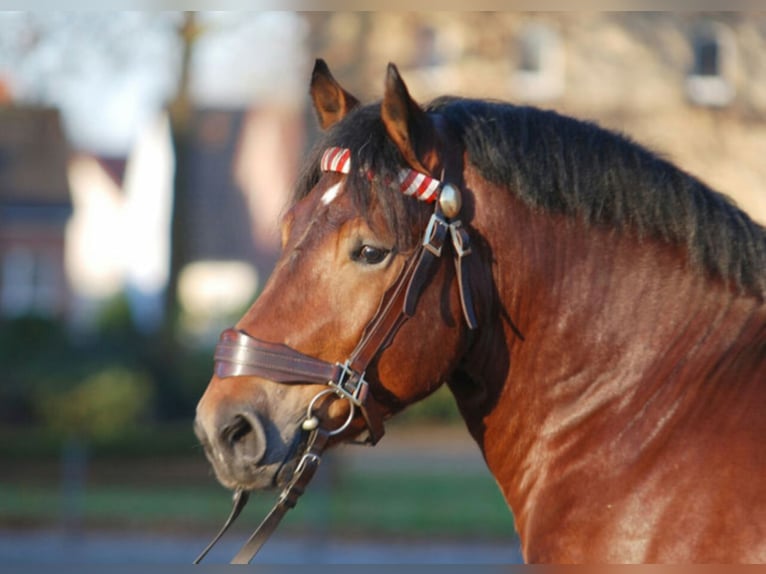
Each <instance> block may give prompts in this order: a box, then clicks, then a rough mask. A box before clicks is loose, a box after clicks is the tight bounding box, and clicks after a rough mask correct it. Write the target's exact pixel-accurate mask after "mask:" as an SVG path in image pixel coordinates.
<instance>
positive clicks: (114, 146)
mask: <svg viewBox="0 0 766 574" xmlns="http://www.w3.org/2000/svg"><path fill="white" fill-rule="evenodd" d="M181 21H182V15H181V14H180V13H178V12H136V11H133V12H0V80H2V81H3V82H4V83H6V84H7V85H8V86H9V87H10V90H11V93H12V94H13V97H14V99H15V100H16V101H18V102H23V103H30V104H38V105H50V106H56V107H58V108H60V109H61V111H62V116H63V120H64V127H65V130H66V132H67V135H68V137H69V139H70V141H71V143H72V144H73V146H74V147H75V149H80V150H85V151H92V152H96V153H100V154H103V155H117V156H119V155H125V154H127V153H128V151H129V150H130V148H131V147H132V145H133V143H134V142H135V139H136V137H137V136H138V133H139V132H140V130H141V129H142V128H143V127H144V126H145V125H146V124H147V123H148V122H151V121H152V120H153V118H155V117H156V115H157V113H158V112H159V111H160V110H161V109H162V107H163V105H164V104H165V103H166V102H167V101H168V100H169V99H170V98H171V97H172V96H173V94H174V93H175V91H176V87H177V85H178V78H179V68H180V61H181V43H180V41H179V39H178V37H177V34H176V29H177V27H178V26H179V25H180V23H181ZM198 21H199V23H200V24H201V26H202V33H201V35H200V37H199V40H198V41H197V43H196V45H195V51H194V56H193V59H192V74H191V89H192V97H193V100H194V102H195V103H196V104H197V105H200V106H215V107H225V108H241V107H245V106H249V105H255V104H257V103H260V102H263V101H268V100H277V101H279V102H282V103H284V104H285V105H301V103H302V102H303V100H304V99H305V93H304V92H305V84H306V81H307V80H306V78H307V77H308V73H309V71H308V64H307V61H308V57H307V55H306V49H305V39H306V35H307V27H306V24H305V22H304V21H303V20H302V19H301V18H300V16H298V15H296V14H294V13H291V12H205V13H201V14H199V16H198Z"/></svg>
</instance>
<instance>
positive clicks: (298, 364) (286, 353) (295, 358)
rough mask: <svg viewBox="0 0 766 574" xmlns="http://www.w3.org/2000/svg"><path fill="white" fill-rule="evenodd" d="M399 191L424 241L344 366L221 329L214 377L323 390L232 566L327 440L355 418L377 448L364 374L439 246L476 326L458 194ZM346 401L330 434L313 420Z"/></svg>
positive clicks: (237, 508)
mask: <svg viewBox="0 0 766 574" xmlns="http://www.w3.org/2000/svg"><path fill="white" fill-rule="evenodd" d="M350 164H351V152H350V151H349V150H348V149H344V148H330V149H328V150H327V151H325V153H324V155H323V157H322V162H321V168H322V170H323V171H333V172H338V173H344V174H348V173H349V172H350ZM399 184H400V189H401V191H402V193H404V194H406V195H409V196H412V197H416V198H418V199H420V200H421V201H426V202H429V203H432V202H433V203H434V204H435V208H434V213H433V214H432V215H431V219H430V220H429V222H428V225H427V227H426V230H425V233H424V235H423V240H422V242H421V244H420V245H419V246H418V248H417V249H416V250H415V252H414V253H413V254H412V255H411V256H410V258H409V259H408V261H407V262H406V264H405V266H404V268H403V269H402V271H401V272H400V274H399V276H398V278H397V279H396V281H395V282H394V283H393V284H392V285H391V287H389V288H388V290H387V291H386V293H385V294H384V296H383V298H382V300H381V303H380V306H379V307H378V310H377V312H376V313H375V315H374V316H373V318H372V320H371V321H370V322H369V323H368V324H367V327H366V328H365V331H364V333H363V335H362V338H361V340H360V341H359V343H358V344H357V346H356V348H355V349H354V350H353V351H352V353H351V354H350V355H349V357H348V359H347V360H346V362H345V363H343V364H340V363H329V362H326V361H323V360H321V359H317V358H315V357H310V356H308V355H304V354H303V353H300V352H299V351H296V350H295V349H292V348H291V347H288V346H286V345H282V344H279V343H270V342H266V341H261V340H259V339H256V338H254V337H251V336H250V335H248V334H247V333H245V332H244V331H241V330H235V329H227V330H225V331H224V332H223V333H222V334H221V337H220V340H219V343H218V345H217V346H216V350H215V374H216V375H217V376H218V377H219V378H228V377H239V376H255V377H260V378H263V379H267V380H270V381H274V382H277V383H282V384H311V383H315V384H322V385H326V387H327V388H325V389H322V390H321V391H320V392H319V393H318V394H317V395H316V396H315V397H314V398H313V399H312V400H311V402H310V403H309V405H308V407H307V410H306V417H305V419H304V421H303V423H302V429H303V430H304V431H305V432H306V433H307V435H308V436H307V440H306V443H305V446H304V448H303V455H302V456H301V459H300V462H299V463H298V465H297V467H296V468H295V470H294V471H293V475H292V477H291V479H290V481H289V483H288V484H287V486H286V487H285V488H284V489H283V490H282V492H281V494H280V496H279V499H278V500H277V502H276V504H275V505H274V507H273V508H272V510H271V511H270V512H269V514H268V515H267V516H266V518H264V520H263V521H262V522H261V524H260V525H259V526H258V528H257V529H256V530H255V532H253V534H252V535H251V537H250V538H249V539H248V541H247V542H246V543H245V544H244V546H243V547H242V549H241V550H240V551H239V552H238V553H237V555H236V556H235V557H234V559H233V560H232V563H233V564H248V563H249V562H250V561H251V560H252V559H253V558H254V557H255V555H256V554H257V553H258V551H259V550H260V548H261V546H263V544H264V543H265V542H266V540H267V539H268V537H269V536H270V535H271V534H272V533H273V531H274V530H275V529H276V527H277V525H278V524H279V521H280V520H281V519H282V517H283V516H284V514H285V513H286V512H287V511H288V510H289V509H290V508H293V507H294V506H295V504H296V503H297V501H298V498H299V497H300V496H301V494H302V493H303V491H304V490H305V488H306V486H307V485H308V483H309V482H310V480H311V478H312V477H313V475H314V473H315V472H316V469H317V468H318V466H319V463H320V461H321V454H322V452H323V450H324V448H325V447H326V446H327V443H328V440H329V439H330V438H331V437H333V436H335V435H339V434H341V433H342V432H344V431H345V430H346V429H347V428H348V427H349V426H350V425H351V423H352V421H353V420H354V419H355V418H356V413H357V410H358V412H359V413H360V414H361V415H362V418H363V419H364V423H365V426H366V430H367V438H366V440H365V441H364V442H365V443H366V444H371V445H374V444H376V443H377V442H378V441H379V440H380V438H381V437H382V436H383V433H384V425H383V418H382V417H381V415H380V414H379V413H378V412H377V411H375V410H371V409H368V408H367V398H368V396H369V384H368V382H367V381H366V380H365V378H364V377H365V372H366V371H367V367H368V366H369V365H370V363H371V362H372V361H373V360H375V359H376V358H377V357H378V355H379V354H380V353H381V352H382V351H383V350H384V349H385V348H386V347H387V346H388V345H389V344H390V343H391V341H392V340H393V338H394V336H395V335H396V333H397V332H398V330H399V328H400V327H401V326H402V324H404V322H405V321H406V320H407V319H409V318H410V317H412V316H413V315H414V313H415V308H416V306H417V302H418V299H419V297H420V295H421V293H422V291H423V288H424V287H425V284H426V282H427V281H428V279H429V277H430V274H431V269H432V267H433V264H434V263H435V262H436V260H437V259H439V258H440V257H441V255H442V252H443V250H444V247H445V245H447V244H448V242H449V243H451V244H452V250H453V256H454V261H455V268H456V275H457V281H458V287H459V291H460V301H461V306H462V310H463V316H464V318H465V321H466V324H467V325H468V327H469V328H470V329H472V330H473V329H476V328H477V326H478V325H477V321H476V316H475V313H474V308H473V302H472V299H471V292H470V288H469V285H468V270H467V264H466V263H467V261H466V258H465V256H466V255H469V254H470V253H471V248H470V241H469V236H468V233H467V231H466V229H465V227H464V226H463V225H462V222H461V220H460V217H459V216H460V208H461V197H460V191H459V190H458V189H457V188H456V187H455V186H453V185H452V184H450V183H446V182H442V181H440V180H438V179H435V178H432V177H430V176H428V175H426V174H423V173H420V172H417V171H415V170H412V169H406V170H403V171H402V172H401V173H400V176H399ZM328 395H334V396H335V397H337V398H339V399H342V400H346V401H348V403H349V414H348V417H347V418H346V420H345V422H344V423H343V424H342V425H341V426H339V427H338V428H335V429H324V428H322V427H321V424H320V421H319V419H318V418H317V417H316V416H315V415H314V414H313V411H314V407H315V405H316V404H317V401H318V400H319V399H320V398H322V397H325V396H328ZM247 499H248V492H247V491H244V490H242V489H238V490H236V491H235V492H234V496H233V507H232V510H231V513H230V514H229V517H228V518H227V520H226V522H225V523H224V525H223V527H222V528H221V530H220V531H219V532H218V534H217V535H216V536H215V538H213V540H212V541H211V542H210V544H209V545H208V546H207V547H206V548H205V550H203V552H202V553H201V554H200V555H199V557H198V558H197V559H196V560H195V561H194V563H195V564H198V563H199V562H200V561H201V560H202V559H203V558H204V557H205V555H207V553H208V552H209V551H210V550H211V549H212V547H213V546H214V545H215V544H216V543H217V542H218V540H219V539H220V538H221V537H222V536H223V534H224V533H225V532H226V530H227V529H228V528H229V526H230V525H231V524H232V523H233V522H234V520H235V519H236V518H237V516H238V515H239V513H240V512H241V510H242V508H244V506H245V504H246V503H247Z"/></svg>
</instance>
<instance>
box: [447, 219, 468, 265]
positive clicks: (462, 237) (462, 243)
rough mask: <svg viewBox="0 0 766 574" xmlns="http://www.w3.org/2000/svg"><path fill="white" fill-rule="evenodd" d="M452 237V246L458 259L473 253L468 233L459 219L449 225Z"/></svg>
mask: <svg viewBox="0 0 766 574" xmlns="http://www.w3.org/2000/svg"><path fill="white" fill-rule="evenodd" d="M449 231H450V235H451V236H452V245H453V246H454V247H455V255H457V256H458V258H461V257H463V256H464V255H469V254H470V253H471V244H470V239H469V237H468V233H467V232H466V230H465V228H464V227H463V223H462V222H461V221H460V220H459V219H457V220H455V221H453V222H452V223H450V224H449Z"/></svg>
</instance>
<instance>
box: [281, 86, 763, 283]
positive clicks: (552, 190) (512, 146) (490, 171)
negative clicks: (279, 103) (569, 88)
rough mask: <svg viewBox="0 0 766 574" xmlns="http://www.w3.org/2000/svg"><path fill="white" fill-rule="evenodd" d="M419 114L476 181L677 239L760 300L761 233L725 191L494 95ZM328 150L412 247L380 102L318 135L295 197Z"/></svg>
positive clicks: (593, 219)
mask: <svg viewBox="0 0 766 574" xmlns="http://www.w3.org/2000/svg"><path fill="white" fill-rule="evenodd" d="M426 109H427V110H428V111H429V112H433V113H438V114H440V115H441V116H442V117H444V118H445V119H446V121H447V122H448V123H449V125H450V126H451V128H452V131H453V132H454V133H455V134H457V136H458V137H460V138H461V140H462V144H463V146H464V148H465V150H466V152H467V156H468V160H469V161H470V162H471V163H472V164H473V165H474V166H475V167H476V168H477V169H478V170H479V172H480V173H481V174H482V176H483V177H485V178H486V179H487V180H488V181H490V182H492V183H494V184H497V185H502V186H503V187H506V188H508V189H509V192H512V193H515V194H516V195H517V196H518V197H519V198H520V199H521V200H522V201H524V202H525V203H526V204H527V205H529V206H530V207H531V208H533V209H536V210H542V211H545V212H551V213H556V214H565V215H570V216H573V217H578V218H580V219H581V220H583V221H585V222H586V223H588V224H590V225H598V226H611V227H614V228H618V229H632V230H634V231H636V232H637V233H638V235H639V236H643V237H652V238H654V239H657V240H660V241H665V242H667V243H671V244H680V245H685V246H686V248H687V250H688V252H689V256H690V259H691V260H692V261H693V262H695V263H696V264H697V266H698V267H699V268H700V269H704V270H707V271H708V272H711V273H713V274H714V275H717V276H719V277H721V278H723V279H724V280H729V281H731V282H733V283H734V284H735V285H736V286H738V287H739V288H740V289H743V290H745V291H748V292H751V293H755V294H757V295H759V296H760V297H766V230H765V229H764V228H763V227H762V226H760V225H758V224H757V223H755V222H754V221H752V219H750V218H749V217H748V216H747V215H746V214H744V213H743V212H742V211H741V210H740V209H739V208H738V207H737V206H736V205H735V204H734V203H733V201H731V200H730V199H729V198H727V197H725V196H724V195H722V194H720V193H718V192H716V191H714V190H713V189H711V188H710V187H708V186H707V185H705V184H704V183H702V182H701V181H699V180H698V179H696V178H694V177H693V176H691V175H689V174H687V173H685V172H684V171H682V170H681V169H679V168H677V167H676V166H674V165H673V164H671V163H670V162H669V161H667V160H665V159H664V158H662V157H660V156H659V155H657V154H655V153H653V152H651V151H649V150H647V149H646V148H644V147H642V146H640V145H638V144H637V143H635V142H633V141H631V140H630V139H629V138H627V137H625V136H624V135H621V134H618V133H615V132H612V131H609V130H606V129H604V128H601V127H599V126H597V125H596V124H594V123H592V122H586V121H581V120H576V119H573V118H570V117H567V116H562V115H559V114H557V113H555V112H552V111H545V110H540V109H537V108H533V107H520V106H514V105H511V104H507V103H502V102H490V101H484V100H471V99H462V98H454V97H443V98H438V99H436V100H434V101H433V102H431V103H430V104H429V105H428V106H427V107H426ZM332 146H339V147H344V148H348V149H350V150H351V156H352V160H351V161H352V169H351V173H350V174H349V176H348V178H349V179H348V185H347V186H346V187H347V189H349V190H350V193H351V196H352V198H353V200H354V202H355V204H356V206H357V208H358V209H359V210H360V212H361V213H363V214H366V213H368V211H369V209H370V208H371V207H372V206H373V205H375V206H378V207H379V208H380V209H381V210H382V212H383V214H384V216H385V219H386V221H387V222H388V224H389V225H390V227H391V230H392V232H393V233H394V236H395V237H396V239H397V243H398V244H399V245H400V246H401V247H403V248H410V247H412V246H413V245H414V243H415V242H416V241H417V239H418V235H419V233H421V232H422V229H423V228H424V227H425V225H426V222H427V218H428V215H429V209H428V208H427V207H425V206H423V205H421V204H419V202H418V201H415V200H413V199H411V198H407V197H404V196H402V194H401V193H399V192H398V189H397V187H396V185H395V182H396V180H397V179H396V178H397V174H398V172H399V170H400V169H401V168H402V167H403V165H404V164H403V159H402V157H401V155H400V153H399V151H398V150H397V148H396V146H395V145H394V144H393V142H392V141H391V140H390V139H389V138H388V136H387V134H386V131H385V127H384V126H383V123H382V121H381V119H380V105H379V104H372V105H368V106H364V107H361V108H358V109H356V110H354V111H352V112H351V113H350V114H349V115H348V117H347V118H345V119H344V120H343V121H341V122H339V123H338V124H336V125H335V126H333V127H332V128H331V129H330V130H328V131H327V132H326V133H325V134H323V136H322V137H321V138H320V139H319V141H318V143H317V144H316V146H315V147H314V149H313V151H312V152H311V154H310V156H309V158H308V161H307V162H306V164H305V167H304V171H303V173H302V175H301V177H300V179H299V181H298V185H297V187H296V190H295V194H294V198H293V201H297V200H299V199H301V198H302V197H305V195H307V194H308V192H309V191H310V190H311V189H312V188H313V187H314V185H315V184H316V183H317V181H318V180H319V178H320V176H321V170H320V160H321V156H322V153H323V152H324V150H325V149H327V148H328V147H332ZM370 175H372V178H370Z"/></svg>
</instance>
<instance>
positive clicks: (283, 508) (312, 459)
mask: <svg viewBox="0 0 766 574" xmlns="http://www.w3.org/2000/svg"><path fill="white" fill-rule="evenodd" d="M328 438H329V435H328V434H327V432H325V431H323V430H322V429H319V428H318V429H315V430H314V431H312V432H311V435H309V440H308V443H307V444H306V451H305V453H304V455H303V457H302V458H301V460H300V462H299V463H298V466H297V467H296V469H295V472H294V473H293V477H292V479H291V480H290V483H289V484H288V485H287V486H286V487H285V488H284V490H282V493H281V494H280V495H279V499H278V500H277V502H276V504H275V505H274V507H273V508H272V509H271V512H269V513H268V514H267V515H266V518H264V519H263V521H262V522H261V523H260V525H259V526H258V528H256V529H255V532H253V533H252V534H251V535H250V538H249V539H248V540H247V542H245V544H244V545H243V546H242V548H241V549H240V550H239V552H237V554H236V555H235V556H234V558H233V559H232V561H231V563H232V564H249V563H250V561H251V560H252V559H253V558H254V557H255V555H256V554H258V551H259V550H260V549H261V547H262V546H263V545H264V544H265V542H266V541H267V540H268V539H269V537H270V536H271V535H272V534H273V533H274V530H276V528H277V526H279V523H280V522H281V520H282V518H284V516H285V514H287V511H288V510H290V509H291V508H294V507H295V505H296V504H297V503H298V499H299V498H300V497H301V495H302V494H303V493H304V491H305V490H306V487H307V486H308V484H309V482H311V479H312V478H314V474H315V473H316V471H317V469H318V468H319V463H320V462H321V460H322V458H321V457H322V451H324V449H325V447H326V446H327V439H328Z"/></svg>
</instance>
